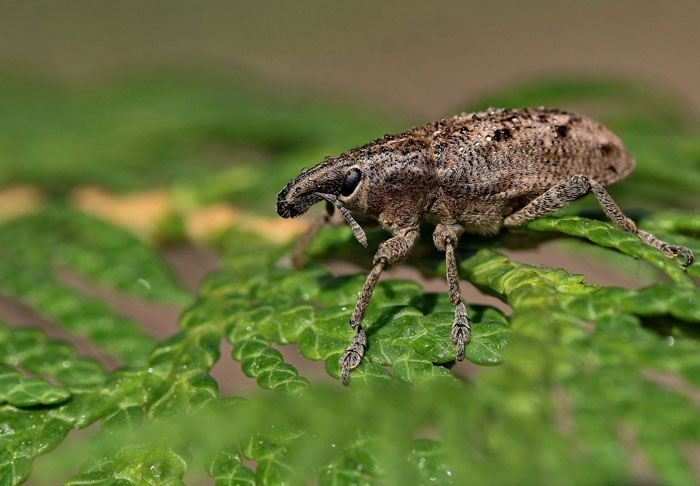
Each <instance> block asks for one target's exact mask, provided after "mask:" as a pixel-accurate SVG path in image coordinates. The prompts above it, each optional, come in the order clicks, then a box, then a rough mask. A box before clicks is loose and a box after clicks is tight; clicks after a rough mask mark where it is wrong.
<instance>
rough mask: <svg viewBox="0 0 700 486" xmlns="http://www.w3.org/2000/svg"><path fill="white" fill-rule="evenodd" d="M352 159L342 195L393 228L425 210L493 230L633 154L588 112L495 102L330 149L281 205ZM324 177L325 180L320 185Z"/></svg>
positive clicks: (611, 172) (328, 180) (625, 164)
mask: <svg viewBox="0 0 700 486" xmlns="http://www.w3.org/2000/svg"><path fill="white" fill-rule="evenodd" d="M352 167H357V168H359V170H360V171H361V173H362V180H361V181H360V183H359V184H358V185H357V187H356V190H355V191H354V192H353V193H351V194H349V195H347V196H343V195H339V196H338V199H339V200H340V201H341V202H342V203H343V205H344V206H345V207H347V208H348V209H351V210H354V211H358V212H361V213H363V214H365V215H367V216H372V217H374V218H376V219H378V220H379V221H380V222H381V223H382V224H383V225H384V226H385V227H387V229H389V230H391V229H392V228H394V227H396V226H397V225H402V224H406V223H408V222H409V221H407V220H411V221H410V222H411V223H412V222H413V220H415V219H427V220H429V221H431V222H433V223H438V222H449V223H457V224H460V225H461V226H462V227H463V229H464V230H465V231H467V232H474V233H482V234H494V233H496V232H498V230H499V229H500V228H501V227H502V225H503V220H504V218H505V217H506V216H508V215H510V214H512V213H513V212H515V211H517V210H518V209H520V208H522V207H524V206H525V205H526V204H527V203H528V202H530V201H531V200H533V199H534V198H535V197H537V196H538V195H540V194H542V193H543V192H544V191H546V190H547V189H549V188H550V187H552V186H554V185H556V184H559V183H561V182H563V181H565V180H567V179H568V178H570V177H571V176H573V175H576V174H583V175H586V176H588V177H591V178H592V179H594V180H596V181H597V182H598V183H600V184H601V185H608V184H611V183H614V182H616V181H618V180H620V179H622V178H623V177H625V176H627V175H628V174H629V173H630V172H631V171H632V169H633V168H634V161H633V159H632V158H631V157H630V155H629V153H628V152H627V150H626V149H625V148H624V146H623V145H622V143H621V142H620V140H619V139H618V138H617V137H616V136H615V135H614V134H613V133H612V132H610V131H609V130H608V129H606V128H605V127H603V126H602V125H600V124H599V123H597V122H596V121H594V120H591V119H590V118H587V117H584V116H581V115H577V114H572V113H567V112H563V111H559V110H544V109H538V110H534V109H520V110H513V109H505V110H491V111H487V112H481V113H472V114H469V115H458V116H454V117H452V118H446V119H442V120H439V121H436V122H433V123H430V124H427V125H424V126H421V127H416V128H413V129H411V130H409V131H407V132H404V133H401V134H397V135H387V136H385V137H383V138H381V139H378V140H375V141H373V142H371V143H369V144H367V145H364V146H361V147H358V148H355V149H353V150H351V151H349V152H347V153H345V154H342V155H340V156H337V157H333V158H328V159H326V161H325V162H323V163H322V164H319V165H318V166H316V167H314V168H313V169H311V170H309V171H306V172H304V173H302V174H301V175H300V176H299V177H297V178H296V179H295V180H293V181H292V182H291V183H290V184H289V185H288V186H287V188H285V190H284V191H282V193H280V197H281V199H280V202H281V204H282V207H284V200H285V197H284V196H287V195H291V196H294V190H295V189H299V188H301V189H302V192H303V190H305V189H308V187H309V186H311V187H313V189H314V190H318V189H319V188H320V189H321V191H327V192H331V193H332V192H334V190H335V189H338V188H339V187H340V185H341V184H342V178H343V176H344V173H345V172H346V171H347V170H349V169H350V168H352ZM334 176H335V177H334ZM319 181H325V185H324V184H323V183H322V184H321V185H315V184H317V183H318V182H319ZM318 200H320V199H315V200H314V199H313V198H312V199H310V200H309V201H307V202H310V203H311V204H313V202H317V201H318ZM290 206H292V205H290ZM302 206H303V205H302ZM279 207H280V206H279V205H278V208H279ZM295 212H303V211H294V212H292V215H295V214H294V213H295ZM280 214H281V215H283V216H284V215H285V213H284V210H282V211H281V212H280Z"/></svg>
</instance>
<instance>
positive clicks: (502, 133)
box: [277, 108, 693, 383]
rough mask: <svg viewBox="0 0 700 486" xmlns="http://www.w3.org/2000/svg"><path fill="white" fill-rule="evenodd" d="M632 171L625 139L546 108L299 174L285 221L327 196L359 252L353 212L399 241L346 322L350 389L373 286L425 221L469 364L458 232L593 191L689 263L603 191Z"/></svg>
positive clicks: (423, 134)
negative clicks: (440, 256) (441, 257)
mask: <svg viewBox="0 0 700 486" xmlns="http://www.w3.org/2000/svg"><path fill="white" fill-rule="evenodd" d="M633 168H634V160H633V159H632V158H631V157H630V155H629V153H628V152H627V150H626V149H625V147H624V146H623V145H622V143H621V142H620V140H619V139H618V138H617V137H616V136H615V135H614V134H613V133H612V132H610V131H609V130H607V129H606V128H605V127H603V126H602V125H600V124H599V123H597V122H595V121H594V120H591V119H590V118H587V117H585V116H581V115H577V114H574V113H567V112H564V111H559V110H548V109H543V108H540V109H517V110H515V109H502V110H489V111H487V112H482V113H472V114H468V115H467V114H462V115H459V116H455V117H452V118H447V119H443V120H438V121H436V122H433V123H429V124H427V125H424V126H421V127H417V128H413V129H411V130H409V131H407V132H404V133H401V134H398V135H387V136H385V137H384V138H381V139H379V140H375V141H374V142H371V143H369V144H367V145H364V146H362V147H358V148H355V149H353V150H350V151H349V152H347V153H344V154H342V155H339V156H337V157H330V158H326V160H325V161H324V162H322V163H320V164H318V165H316V166H315V167H313V168H311V169H308V170H303V171H302V173H301V174H300V175H299V176H297V177H296V178H295V179H294V180H292V181H291V182H290V183H289V184H287V186H286V187H285V188H284V189H283V190H282V192H280V193H279V195H278V197H277V212H278V213H279V215H280V216H282V217H284V218H293V217H296V216H299V215H301V214H303V213H305V212H306V211H307V210H308V209H309V207H310V206H311V205H313V204H315V203H317V202H319V201H321V200H326V201H328V202H329V203H330V204H333V205H334V207H336V208H337V209H338V210H339V211H340V213H341V214H342V216H343V217H344V218H345V219H346V221H347V222H348V223H349V224H350V226H351V227H352V228H353V232H354V233H355V236H356V237H357V239H358V241H360V243H362V244H363V245H364V246H366V245H367V242H366V238H365V235H364V232H363V231H362V229H361V228H360V226H359V225H358V224H357V223H356V222H355V220H354V219H353V217H352V216H351V215H350V212H349V211H353V212H355V213H357V214H362V215H365V216H370V217H372V218H375V219H377V220H378V221H379V223H381V225H382V226H384V228H386V229H387V230H389V231H390V232H391V233H392V235H393V236H392V237H391V238H389V239H388V240H386V241H384V242H383V243H381V244H380V245H379V248H378V250H377V252H376V254H375V256H374V267H373V268H372V270H371V271H370V273H369V275H368V276H367V280H366V282H365V285H364V288H363V289H362V292H361V294H360V297H359V299H358V301H357V304H356V306H355V309H354V311H353V313H352V317H351V318H350V326H352V328H353V329H354V330H355V331H356V334H355V336H354V338H353V339H352V342H351V343H350V345H349V346H348V347H347V349H346V351H345V353H344V355H343V357H342V358H341V359H340V366H341V367H342V379H343V382H345V383H347V381H348V377H349V374H350V370H351V369H353V368H355V367H356V366H357V365H359V364H360V361H361V360H362V356H363V354H364V350H365V346H366V345H367V336H366V335H365V333H364V331H363V330H362V325H361V323H362V318H363V317H364V315H365V310H366V309H367V305H368V304H369V300H370V297H371V295H372V291H373V289H374V286H375V284H376V283H377V281H378V279H379V276H380V274H381V273H382V271H383V270H384V269H385V268H387V267H389V266H390V265H391V264H393V263H395V262H397V261H399V260H401V259H402V258H404V257H405V256H407V255H408V254H409V252H410V251H411V248H412V247H413V245H414V244H415V243H416V240H417V238H418V226H419V223H420V221H421V220H427V221H429V222H431V223H433V224H435V225H436V226H435V232H434V233H433V241H434V243H435V246H436V247H437V248H438V250H440V251H444V252H445V258H446V263H447V283H448V285H449V295H450V300H451V301H452V304H453V305H454V307H455V318H454V322H453V324H452V331H451V333H450V338H451V339H452V341H453V342H454V343H455V344H456V346H457V360H462V359H463V358H464V346H465V344H467V343H468V342H469V339H470V328H469V322H468V320H467V310H466V308H465V306H464V303H463V302H462V300H461V297H460V291H459V278H458V274H457V262H456V259H455V247H456V246H457V240H458V238H459V236H460V235H461V234H462V233H463V232H468V233H477V234H482V235H493V234H495V233H497V232H498V231H499V230H500V229H501V227H503V226H506V227H514V226H520V225H522V224H523V223H526V222H527V221H531V220H533V219H536V218H539V217H541V216H545V215H548V214H550V213H552V212H554V211H556V210H557V209H559V208H561V207H563V206H565V205H567V204H569V203H570V202H572V201H573V200H575V199H577V198H579V197H581V196H583V195H584V194H587V193H588V192H592V193H593V194H595V196H596V198H597V199H598V201H599V202H600V204H601V206H602V207H603V210H604V211H605V214H606V215H607V216H608V217H609V218H610V219H611V220H612V221H613V223H615V225H616V226H617V227H618V228H620V229H622V230H624V231H628V232H630V233H633V234H636V235H637V236H639V238H640V239H641V240H642V241H643V242H644V243H646V244H647V245H650V246H652V247H654V248H657V249H659V250H660V251H661V252H663V254H664V255H666V256H667V257H670V258H674V257H676V256H677V255H681V256H682V257H683V258H684V259H685V261H684V262H683V266H684V267H687V266H688V265H690V264H691V263H692V261H693V254H692V253H691V252H690V251H689V250H688V249H687V248H684V247H682V246H675V245H669V244H668V243H665V242H663V241H661V240H659V239H658V238H656V237H655V236H654V235H652V234H649V233H647V232H644V231H641V230H638V229H637V227H636V226H635V224H634V222H633V221H632V220H630V219H629V218H628V217H626V216H625V215H624V214H623V213H622V211H620V209H619V208H618V207H617V205H616V204H615V202H614V201H613V200H612V199H611V198H610V196H609V195H608V193H607V192H606V191H605V189H603V186H606V185H608V184H612V183H614V182H617V181H619V180H620V179H622V178H624V177H626V176H627V175H628V174H629V173H630V172H631V171H632V169H633ZM330 204H329V207H333V206H331V205H330ZM332 219H333V218H332V217H331V214H327V215H324V216H323V217H322V218H320V219H319V220H317V221H316V222H315V223H314V224H313V225H312V226H311V228H310V229H309V231H308V233H307V234H306V235H305V236H304V237H303V238H302V239H301V240H300V243H299V244H298V245H297V248H296V250H295V254H294V261H295V264H297V265H300V263H301V262H303V253H304V251H305V250H306V247H307V246H308V244H309V243H310V241H311V240H312V239H313V237H314V235H315V234H316V233H317V232H318V230H319V229H320V228H321V227H322V226H323V225H324V224H326V223H329V222H331V220H332Z"/></svg>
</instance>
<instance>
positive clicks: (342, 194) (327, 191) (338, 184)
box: [277, 156, 363, 218]
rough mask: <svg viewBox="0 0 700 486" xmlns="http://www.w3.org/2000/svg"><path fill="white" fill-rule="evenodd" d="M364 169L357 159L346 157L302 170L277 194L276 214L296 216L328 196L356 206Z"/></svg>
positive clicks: (343, 204) (344, 204)
mask: <svg viewBox="0 0 700 486" xmlns="http://www.w3.org/2000/svg"><path fill="white" fill-rule="evenodd" d="M362 180H363V174H362V168H361V166H360V164H359V162H358V160H357V159H354V158H352V157H347V156H340V157H334V158H330V157H327V158H326V160H324V161H323V162H321V163H320V164H318V165H316V166H314V167H312V168H311V169H304V170H302V172H301V174H299V175H298V176H296V177H295V178H294V179H292V181H291V182H290V183H289V184H287V185H286V186H285V187H284V189H282V191H281V192H280V193H279V194H278V195H277V214H279V215H280V216H282V217H283V218H295V217H297V216H300V215H302V214H304V213H305V212H306V211H308V209H309V208H310V207H311V206H312V205H314V204H316V203H317V202H319V201H321V200H323V199H325V200H327V201H329V202H332V203H334V204H335V205H336V206H338V207H340V206H341V203H342V206H343V207H348V208H349V209H356V208H357V206H356V204H355V200H356V199H357V198H356V196H357V193H358V192H359V191H358V187H359V186H361V185H362Z"/></svg>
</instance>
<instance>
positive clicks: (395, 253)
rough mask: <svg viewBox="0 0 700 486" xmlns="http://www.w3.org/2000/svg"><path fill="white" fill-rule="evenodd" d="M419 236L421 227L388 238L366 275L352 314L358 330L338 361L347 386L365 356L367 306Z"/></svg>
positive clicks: (380, 247)
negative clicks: (381, 278)
mask: <svg viewBox="0 0 700 486" xmlns="http://www.w3.org/2000/svg"><path fill="white" fill-rule="evenodd" d="M417 239H418V230H417V229H410V230H405V231H402V232H401V234H399V235H397V236H394V237H392V238H389V239H388V240H386V241H384V242H383V243H381V244H380V245H379V248H378V249H377V253H376V254H375V255H374V267H373V268H372V270H371V271H370V272H369V275H367V280H365V285H364V287H363V288H362V292H361V293H360V297H359V298H358V299H357V304H355V309H354V310H353V311H352V316H351V317H350V327H352V328H353V329H354V330H355V336H353V338H352V341H351V342H350V345H349V346H348V347H347V348H345V352H344V353H343V356H342V358H340V361H339V362H338V363H339V364H340V366H341V368H342V371H341V373H340V375H341V378H342V380H343V384H345V385H347V383H348V380H349V378H350V370H352V369H355V368H357V366H358V365H359V364H360V362H361V361H362V356H364V354H365V346H367V335H366V334H365V332H364V331H363V330H362V319H363V318H364V317H365V312H366V311H367V306H368V305H369V301H370V299H371V298H372V292H373V291H374V286H375V285H376V284H377V282H378V281H379V276H380V275H381V274H382V271H384V270H385V269H386V268H388V267H389V266H391V265H392V264H394V263H396V262H397V261H399V260H401V259H402V258H404V257H406V256H407V255H408V254H409V253H410V251H411V249H412V248H413V245H414V244H415V243H416V240H417Z"/></svg>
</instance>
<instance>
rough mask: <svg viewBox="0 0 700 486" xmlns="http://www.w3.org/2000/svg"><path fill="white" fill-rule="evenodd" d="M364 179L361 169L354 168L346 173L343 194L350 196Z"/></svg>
mask: <svg viewBox="0 0 700 486" xmlns="http://www.w3.org/2000/svg"><path fill="white" fill-rule="evenodd" d="M360 179H362V171H361V170H360V169H352V170H350V171H348V173H347V174H345V180H344V181H343V185H342V186H341V187H340V195H341V196H349V195H350V194H352V192H353V191H354V190H355V188H356V187H357V185H358V184H359V183H360Z"/></svg>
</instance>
